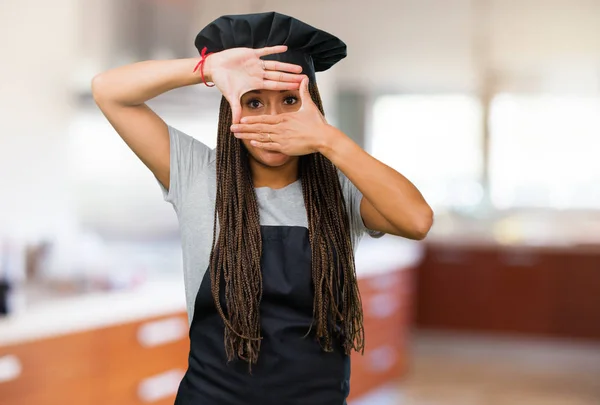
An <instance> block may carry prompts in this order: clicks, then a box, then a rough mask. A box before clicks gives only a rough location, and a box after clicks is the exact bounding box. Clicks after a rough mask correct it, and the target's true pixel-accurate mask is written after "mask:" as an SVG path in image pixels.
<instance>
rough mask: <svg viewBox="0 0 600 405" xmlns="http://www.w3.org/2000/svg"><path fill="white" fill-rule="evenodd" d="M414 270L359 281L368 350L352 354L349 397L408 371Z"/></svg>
mask: <svg viewBox="0 0 600 405" xmlns="http://www.w3.org/2000/svg"><path fill="white" fill-rule="evenodd" d="M411 275H412V269H403V270H400V269H399V270H398V271H396V272H391V273H387V274H383V275H378V276H373V277H368V278H364V279H360V280H359V288H360V292H361V298H362V302H363V310H364V326H365V353H364V355H361V354H359V353H353V355H352V374H351V382H350V387H351V388H350V389H351V390H350V399H352V398H358V397H360V396H362V395H365V394H367V393H369V392H372V391H373V390H374V389H376V388H377V387H380V386H382V385H385V384H387V383H389V382H391V381H396V380H398V379H399V378H400V377H401V376H402V374H403V373H404V372H405V371H406V365H407V361H406V359H407V351H408V347H407V335H408V329H409V328H408V324H409V322H410V313H411V301H412V282H411Z"/></svg>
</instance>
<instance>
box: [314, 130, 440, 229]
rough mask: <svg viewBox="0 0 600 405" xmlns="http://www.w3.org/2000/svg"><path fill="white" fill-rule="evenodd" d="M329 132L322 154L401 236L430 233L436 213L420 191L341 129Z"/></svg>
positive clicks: (322, 147) (321, 148)
mask: <svg viewBox="0 0 600 405" xmlns="http://www.w3.org/2000/svg"><path fill="white" fill-rule="evenodd" d="M327 132H328V133H327V134H326V136H325V137H324V139H325V142H324V143H323V145H321V147H320V152H321V153H322V154H323V155H324V156H325V157H327V158H328V159H329V160H330V161H331V162H332V163H333V164H334V165H335V166H336V167H337V168H338V169H339V170H341V171H342V173H344V175H346V177H348V179H349V180H350V181H351V182H352V183H353V184H354V185H355V186H356V188H358V189H359V190H360V192H361V193H362V194H363V196H364V198H366V199H367V200H368V201H369V202H370V203H371V205H372V206H373V207H374V208H375V209H376V210H377V212H379V214H381V216H382V217H383V218H385V220H386V221H387V222H389V224H391V225H392V226H393V227H394V228H395V229H396V230H397V234H407V233H408V234H415V235H419V234H426V233H427V231H428V230H429V228H430V226H431V222H432V220H433V213H432V211H431V208H430V207H429V205H428V204H427V202H426V201H425V199H424V198H423V196H422V194H421V193H420V192H419V190H418V189H417V188H416V187H415V186H414V185H413V184H412V183H411V182H410V181H409V180H408V179H407V178H406V177H404V176H403V175H402V174H400V173H398V172H397V171H396V170H394V169H392V168H391V167H389V166H387V165H386V164H384V163H382V162H380V161H379V160H377V159H375V158H374V157H373V156H371V155H369V154H368V153H367V152H365V151H364V150H363V149H362V148H361V147H360V146H358V145H357V144H356V143H355V142H354V141H352V139H350V138H349V137H348V136H346V135H345V134H344V133H343V132H341V131H340V130H338V129H337V128H334V127H332V126H328V127H327ZM363 219H364V218H363Z"/></svg>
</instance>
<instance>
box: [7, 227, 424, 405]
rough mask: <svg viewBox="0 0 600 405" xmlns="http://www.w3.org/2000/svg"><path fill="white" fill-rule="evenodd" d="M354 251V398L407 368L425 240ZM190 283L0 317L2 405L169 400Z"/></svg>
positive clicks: (180, 365)
mask: <svg viewBox="0 0 600 405" xmlns="http://www.w3.org/2000/svg"><path fill="white" fill-rule="evenodd" d="M361 248H362V249H359V252H357V256H356V262H357V271H358V273H359V288H360V290H361V295H362V300H363V308H364V322H365V333H366V349H365V354H364V356H361V355H358V354H355V355H353V360H352V381H351V399H357V398H360V397H363V396H365V395H367V394H369V393H371V392H373V391H374V390H376V389H378V388H379V387H382V386H385V385H386V384H387V383H389V382H390V381H396V380H397V379H398V378H399V377H400V376H401V375H402V373H403V372H404V370H405V368H406V359H407V346H406V335H407V333H408V323H409V318H410V313H411V300H412V298H411V297H412V283H411V278H412V271H411V269H414V266H415V264H416V260H418V258H419V252H420V248H418V247H416V246H415V245H413V244H410V243H409V244H408V245H407V244H406V242H404V241H400V240H399V239H397V238H389V239H385V238H384V240H381V241H377V242H375V241H367V242H366V243H365V244H364V245H361ZM188 351H189V339H188V319H187V315H186V312H185V302H184V290H183V285H182V284H181V283H180V282H179V281H176V280H162V281H158V280H157V281H155V282H153V283H149V284H148V285H145V286H143V287H141V288H139V289H137V290H135V291H129V292H115V293H104V294H95V295H91V296H86V297H81V298H77V299H65V300H59V301H57V302H53V303H48V304H47V305H44V306H40V307H37V308H32V309H31V310H29V311H28V312H26V313H23V314H18V315H15V316H13V317H11V318H7V319H0V405H64V404H65V403H73V404H77V405H142V404H146V405H147V404H153V405H167V404H173V400H174V397H175V394H176V391H177V388H178V386H179V382H180V381H181V378H182V377H183V374H184V373H185V370H186V369H187V356H188Z"/></svg>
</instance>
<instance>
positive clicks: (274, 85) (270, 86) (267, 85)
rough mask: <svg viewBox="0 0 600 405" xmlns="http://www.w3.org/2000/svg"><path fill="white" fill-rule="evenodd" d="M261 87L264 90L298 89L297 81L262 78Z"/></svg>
mask: <svg viewBox="0 0 600 405" xmlns="http://www.w3.org/2000/svg"><path fill="white" fill-rule="evenodd" d="M262 88H263V89H265V90H298V89H299V88H300V83H299V82H294V83H290V82H278V81H276V80H263V82H262Z"/></svg>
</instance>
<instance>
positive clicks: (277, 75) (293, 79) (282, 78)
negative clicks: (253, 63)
mask: <svg viewBox="0 0 600 405" xmlns="http://www.w3.org/2000/svg"><path fill="white" fill-rule="evenodd" d="M303 77H304V76H303V75H297V74H292V73H283V72H277V71H274V70H266V71H265V73H264V75H263V79H265V80H271V81H275V82H290V83H300V82H301V81H302V78H303Z"/></svg>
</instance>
